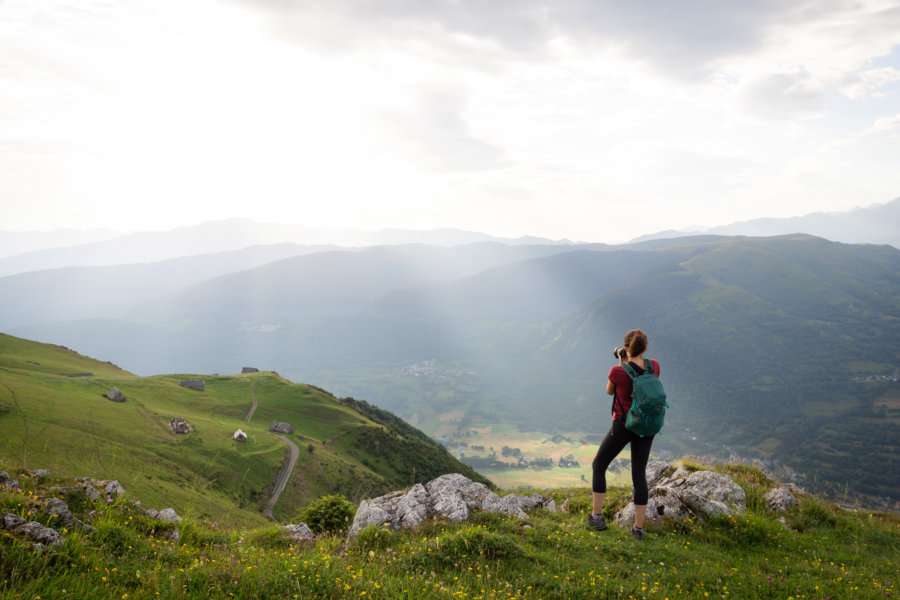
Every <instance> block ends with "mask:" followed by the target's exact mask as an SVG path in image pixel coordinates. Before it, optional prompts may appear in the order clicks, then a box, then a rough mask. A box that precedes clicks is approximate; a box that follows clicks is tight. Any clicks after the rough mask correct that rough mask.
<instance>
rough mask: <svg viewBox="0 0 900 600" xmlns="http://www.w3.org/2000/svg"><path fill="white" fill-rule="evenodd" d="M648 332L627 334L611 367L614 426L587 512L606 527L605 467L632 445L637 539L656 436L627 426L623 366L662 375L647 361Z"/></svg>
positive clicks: (598, 461)
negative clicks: (643, 435)
mask: <svg viewBox="0 0 900 600" xmlns="http://www.w3.org/2000/svg"><path fill="white" fill-rule="evenodd" d="M646 349H647V335H646V334H645V333H644V332H643V331H641V330H640V329H632V330H631V331H629V332H628V333H626V334H625V351H624V352H622V353H621V354H619V364H618V365H615V366H614V367H613V368H611V369H610V370H609V381H608V382H607V384H606V393H607V394H609V395H610V396H612V397H613V410H612V413H613V416H612V418H613V423H612V428H611V429H610V430H609V433H607V434H606V437H605V438H603V442H602V443H601V444H600V449H599V450H598V451H597V456H596V457H595V458H594V463H593V467H594V479H593V483H592V485H591V491H592V492H593V493H592V496H593V510H592V512H591V514H590V515H588V525H590V526H591V527H593V528H594V529H596V530H597V531H603V530H604V529H606V520H605V519H604V518H603V500H604V498H605V497H606V469H607V468H608V467H609V464H610V463H611V462H612V461H613V459H615V458H616V456H618V455H619V452H621V451H622V449H623V448H625V446H626V445H627V444H631V481H632V483H633V484H634V526H633V527H632V528H631V535H633V536H634V537H635V538H636V539H638V540H643V539H644V516H645V515H646V514H647V498H648V491H647V474H646V470H647V460H648V459H649V458H650V446H652V445H653V437H654V436H648V437H643V438H642V437H640V436H639V435H637V434H636V433H633V432H631V431H629V430H628V429H626V428H625V415H626V414H627V413H628V410H629V409H630V408H631V389H632V385H631V378H630V377H629V376H628V373H626V372H625V369H623V368H622V365H623V364H625V363H626V362H628V363H631V366H632V368H633V369H634V370H635V371H636V372H637V374H638V375H641V374H642V373H644V371H646V370H648V369H653V373H654V374H655V375H657V376H658V375H659V363H658V362H656V361H655V360H651V359H648V360H645V359H644V351H645V350H646Z"/></svg>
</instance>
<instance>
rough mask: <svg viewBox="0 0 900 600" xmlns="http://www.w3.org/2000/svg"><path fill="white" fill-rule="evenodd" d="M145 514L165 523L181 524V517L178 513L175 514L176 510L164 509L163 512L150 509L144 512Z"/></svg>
mask: <svg viewBox="0 0 900 600" xmlns="http://www.w3.org/2000/svg"><path fill="white" fill-rule="evenodd" d="M144 514H145V515H147V516H148V517H150V518H151V519H158V520H160V521H165V522H166V523H174V524H175V525H178V524H179V523H181V517H179V516H178V513H176V512H175V509H174V508H164V509H162V510H156V509H153V508H148V509H146V510H144Z"/></svg>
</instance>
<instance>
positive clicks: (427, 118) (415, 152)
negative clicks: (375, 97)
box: [379, 90, 505, 171]
mask: <svg viewBox="0 0 900 600" xmlns="http://www.w3.org/2000/svg"><path fill="white" fill-rule="evenodd" d="M464 110H465V100H464V98H463V97H462V96H460V95H459V94H457V93H454V92H451V91H447V90H426V91H425V92H424V93H421V94H419V95H418V96H416V97H414V99H413V102H412V104H410V105H406V106H403V107H393V108H389V109H388V108H382V109H380V110H379V112H380V116H381V117H382V119H383V120H384V122H385V123H386V125H387V126H388V127H389V128H390V130H391V131H390V133H391V134H392V136H399V138H400V139H399V142H395V143H396V144H398V145H397V146H395V148H394V149H395V150H398V151H399V152H400V153H401V154H403V155H405V156H407V157H408V158H409V159H410V160H412V161H414V162H416V163H417V164H419V165H421V166H422V167H424V168H425V169H427V170H434V171H480V170H486V169H493V168H497V167H500V166H502V165H503V164H504V163H505V157H504V153H503V150H501V149H500V148H499V147H497V146H494V145H492V144H490V143H488V142H485V141H482V140H479V139H477V138H476V137H473V136H472V135H471V134H470V132H469V130H468V126H467V125H466V122H465V120H464V119H463V117H462V113H463V111H464Z"/></svg>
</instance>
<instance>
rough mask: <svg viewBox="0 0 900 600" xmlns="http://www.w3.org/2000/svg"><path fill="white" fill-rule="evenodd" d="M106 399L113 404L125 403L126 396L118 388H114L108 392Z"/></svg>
mask: <svg viewBox="0 0 900 600" xmlns="http://www.w3.org/2000/svg"><path fill="white" fill-rule="evenodd" d="M106 398H107V399H108V400H111V401H112V402H125V394H123V393H122V392H120V391H119V390H118V389H117V388H113V389H111V390H109V391H108V392H106Z"/></svg>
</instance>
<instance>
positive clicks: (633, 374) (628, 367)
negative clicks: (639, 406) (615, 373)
mask: <svg viewBox="0 0 900 600" xmlns="http://www.w3.org/2000/svg"><path fill="white" fill-rule="evenodd" d="M622 368H623V369H625V373H626V374H627V375H628V377H630V378H631V380H632V381H634V378H635V377H637V376H638V374H637V371H635V370H634V367H632V366H631V365H630V364H629V363H623V364H622Z"/></svg>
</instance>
